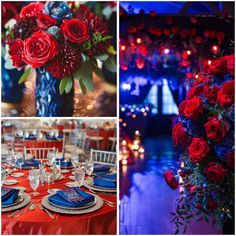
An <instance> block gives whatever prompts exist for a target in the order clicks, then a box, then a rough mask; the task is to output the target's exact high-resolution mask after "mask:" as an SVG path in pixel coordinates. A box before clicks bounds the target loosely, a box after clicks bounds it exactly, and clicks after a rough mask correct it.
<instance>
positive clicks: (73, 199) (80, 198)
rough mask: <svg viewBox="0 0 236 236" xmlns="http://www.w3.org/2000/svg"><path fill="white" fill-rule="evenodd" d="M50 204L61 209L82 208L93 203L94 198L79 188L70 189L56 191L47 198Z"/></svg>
mask: <svg viewBox="0 0 236 236" xmlns="http://www.w3.org/2000/svg"><path fill="white" fill-rule="evenodd" d="M48 201H49V202H50V203H53V204H55V205H58V206H62V207H82V206H85V205H86V204H88V203H90V202H93V201H94V196H93V195H91V194H89V193H86V192H84V191H82V190H80V189H79V188H76V187H72V188H66V189H62V190H60V191H58V192H57V193H56V194H54V195H52V196H50V197H49V198H48Z"/></svg>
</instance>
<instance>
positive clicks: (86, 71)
mask: <svg viewBox="0 0 236 236" xmlns="http://www.w3.org/2000/svg"><path fill="white" fill-rule="evenodd" d="M74 76H75V79H76V80H82V82H83V84H84V85H85V87H86V88H87V89H89V90H90V91H91V92H93V91H94V86H93V66H92V65H91V63H90V62H84V63H83V64H81V66H80V68H79V69H78V70H77V71H76V72H75V75H74Z"/></svg>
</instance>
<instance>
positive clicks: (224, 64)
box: [208, 55, 235, 76]
mask: <svg viewBox="0 0 236 236" xmlns="http://www.w3.org/2000/svg"><path fill="white" fill-rule="evenodd" d="M234 65H235V62H234V55H228V56H224V57H221V58H219V59H216V60H213V61H212V63H211V65H210V66H209V68H208V73H209V74H212V75H219V76H224V75H226V74H230V75H234Z"/></svg>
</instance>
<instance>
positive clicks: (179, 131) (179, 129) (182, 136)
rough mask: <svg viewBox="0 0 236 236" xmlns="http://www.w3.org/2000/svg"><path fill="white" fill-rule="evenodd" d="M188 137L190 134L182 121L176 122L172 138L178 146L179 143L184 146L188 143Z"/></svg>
mask: <svg viewBox="0 0 236 236" xmlns="http://www.w3.org/2000/svg"><path fill="white" fill-rule="evenodd" d="M187 138H188V134H187V132H186V131H185V129H184V127H183V126H182V124H181V123H180V122H178V123H177V124H175V126H174V128H173V131H172V139H173V141H174V144H175V145H176V146H178V145H179V146H184V145H186V142H187Z"/></svg>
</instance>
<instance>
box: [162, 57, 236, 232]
mask: <svg viewBox="0 0 236 236" xmlns="http://www.w3.org/2000/svg"><path fill="white" fill-rule="evenodd" d="M188 83H189V84H190V90H189V91H188V94H187V98H186V100H184V101H183V102H182V103H181V104H180V106H179V119H178V122H177V123H176V124H175V126H174V128H173V133H172V138H173V141H174V143H175V145H177V146H178V147H180V148H181V150H182V155H181V156H180V166H179V168H178V170H177V169H175V168H174V167H173V166H172V168H173V170H168V171H166V172H165V173H164V177H165V180H166V182H167V184H168V185H169V186H170V187H171V188H172V189H178V188H179V187H180V196H179V198H178V199H177V207H176V211H175V212H171V214H172V216H173V220H172V222H174V223H175V225H176V233H179V232H180V229H181V228H182V227H183V233H185V231H186V228H187V224H188V223H190V221H191V219H193V220H195V221H200V220H202V219H204V220H205V221H207V222H208V221H209V217H211V218H212V219H213V221H212V223H213V224H216V225H218V226H221V227H222V226H223V224H224V223H225V222H226V221H227V220H229V219H232V218H233V214H234V213H233V212H234V87H235V84H234V83H235V82H234V55H229V56H224V57H222V58H220V59H216V60H214V61H213V62H212V65H211V66H210V67H209V69H208V74H202V75H201V76H200V77H199V78H198V80H194V79H191V80H189V81H188ZM174 169H175V171H176V175H175V174H174ZM176 178H179V181H177V179H176Z"/></svg>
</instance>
